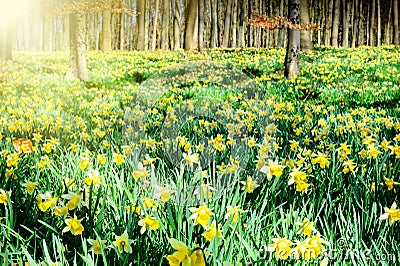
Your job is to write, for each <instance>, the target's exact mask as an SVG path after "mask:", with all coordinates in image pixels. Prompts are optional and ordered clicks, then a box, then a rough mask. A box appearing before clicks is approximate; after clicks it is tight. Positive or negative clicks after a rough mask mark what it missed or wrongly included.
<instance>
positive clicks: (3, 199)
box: [0, 189, 11, 205]
mask: <svg viewBox="0 0 400 266" xmlns="http://www.w3.org/2000/svg"><path fill="white" fill-rule="evenodd" d="M7 194H8V196H7ZM10 195H11V191H10V192H9V193H7V192H5V191H4V190H2V189H0V204H4V205H7V203H8V197H9V196H10Z"/></svg>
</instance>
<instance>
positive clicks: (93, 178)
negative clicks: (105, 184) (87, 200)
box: [83, 169, 101, 187]
mask: <svg viewBox="0 0 400 266" xmlns="http://www.w3.org/2000/svg"><path fill="white" fill-rule="evenodd" d="M86 175H87V176H86V177H85V178H84V179H83V182H85V184H86V185H88V186H91V185H93V186H97V187H98V186H99V185H100V184H101V176H100V173H99V171H98V170H96V169H89V170H88V172H87V174H86Z"/></svg>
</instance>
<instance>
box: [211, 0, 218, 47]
mask: <svg viewBox="0 0 400 266" xmlns="http://www.w3.org/2000/svg"><path fill="white" fill-rule="evenodd" d="M217 1H218V0H211V44H210V45H211V48H215V47H217V46H218V45H217V42H218V9H217V5H218V2H217Z"/></svg>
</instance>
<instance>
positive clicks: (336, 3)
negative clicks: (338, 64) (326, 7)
mask: <svg viewBox="0 0 400 266" xmlns="http://www.w3.org/2000/svg"><path fill="white" fill-rule="evenodd" d="M332 16H333V18H332V42H331V43H332V46H333V47H336V48H337V47H338V46H339V18H340V0H333V12H332Z"/></svg>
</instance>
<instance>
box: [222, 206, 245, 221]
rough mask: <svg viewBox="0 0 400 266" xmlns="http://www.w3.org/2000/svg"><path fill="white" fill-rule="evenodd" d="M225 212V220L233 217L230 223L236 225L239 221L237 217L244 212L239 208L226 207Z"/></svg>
mask: <svg viewBox="0 0 400 266" xmlns="http://www.w3.org/2000/svg"><path fill="white" fill-rule="evenodd" d="M226 211H227V212H226V214H225V219H229V218H230V217H231V216H233V218H232V223H236V221H237V220H238V219H239V215H240V214H241V213H243V212H244V210H242V209H240V207H239V206H235V207H232V206H227V207H226Z"/></svg>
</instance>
